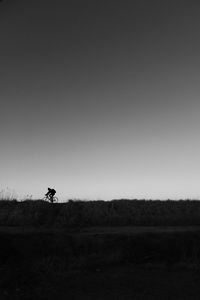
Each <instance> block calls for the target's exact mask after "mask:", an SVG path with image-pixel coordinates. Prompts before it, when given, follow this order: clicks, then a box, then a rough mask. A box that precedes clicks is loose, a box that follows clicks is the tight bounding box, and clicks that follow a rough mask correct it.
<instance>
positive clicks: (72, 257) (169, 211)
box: [0, 200, 200, 300]
mask: <svg viewBox="0 0 200 300" xmlns="http://www.w3.org/2000/svg"><path fill="white" fill-rule="evenodd" d="M198 207H199V203H198V202H196V201H186V202H177V203H171V202H170V203H169V202H166V203H162V202H156V203H152V202H141V203H140V202H139V201H138V202H137V201H136V200H133V201H132V202H131V201H124V200H122V202H120V201H119V202H118V201H113V202H110V203H107V202H103V201H97V202H95V201H91V202H81V201H80V202H73V201H72V202H69V203H62V204H61V203H59V204H50V203H47V202H44V201H32V200H29V201H23V202H18V201H11V200H9V201H7V200H4V201H0V224H1V226H0V243H1V247H0V298H1V299H12V300H17V299H20V300H23V299H26V300H27V299H39V300H40V299H41V300H44V299H48V300H49V299H57V298H59V299H67V298H68V299H70V300H71V299H106V300H107V299H123V300H124V299H135V300H139V299H145V300H148V299H150V300H153V299H154V300H155V299H158V300H160V299H170V300H171V299H176V300H177V299H181V300H183V299H198V297H199V293H200V290H199V287H200V276H199V275H200V229H199V227H198V226H196V224H197V225H198V222H197V220H195V222H194V219H195V218H194V217H197V216H198V214H199V211H198ZM133 208H134V209H135V210H136V211H137V214H136V213H135V212H134V209H133ZM186 208H187V209H188V210H186ZM155 210H156V214H155V213H154V214H153V216H154V223H155V224H156V226H155V225H154V226H152V225H151V222H150V224H147V223H146V219H148V220H152V212H155ZM163 212H165V214H166V215H167V217H166V216H164V217H165V220H167V222H166V223H167V226H168V227H166V226H163V222H160V220H161V215H162V216H163ZM144 216H145V218H144ZM175 216H177V218H179V223H178V224H179V226H178V227H177V226H175V225H174V224H177V223H176V222H175V223H174V219H175ZM94 217H96V219H95V218H94ZM126 217H127V218H128V220H129V222H128V226H126V224H127V223H125V222H124V219H125V218H126ZM136 217H137V218H136ZM164 217H163V218H164ZM95 220H96V221H95ZM189 220H190V222H191V224H190V227H187V226H185V225H188V223H190V222H189ZM159 222H160V223H159ZM107 224H108V225H109V226H106V225H107ZM133 224H136V225H135V226H133ZM138 224H141V225H143V226H142V227H140V225H138ZM159 224H160V225H162V226H159ZM181 224H182V225H181ZM94 225H95V227H94ZM144 225H145V226H144ZM148 225H149V226H148ZM150 225H151V226H150Z"/></svg>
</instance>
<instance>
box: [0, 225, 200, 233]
mask: <svg viewBox="0 0 200 300" xmlns="http://www.w3.org/2000/svg"><path fill="white" fill-rule="evenodd" d="M186 231H188V232H196V231H200V226H121V227H88V228H75V229H70V228H67V229H66V228H55V227H54V228H51V227H27V226H24V227H23V226H0V233H10V234H22V233H25V234H27V233H44V234H46V233H70V234H83V235H85V234H86V235H101V234H121V235H130V234H143V233H147V232H149V233H162V232H166V233H167V232H169V233H170V232H186Z"/></svg>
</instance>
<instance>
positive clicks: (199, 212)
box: [0, 199, 200, 227]
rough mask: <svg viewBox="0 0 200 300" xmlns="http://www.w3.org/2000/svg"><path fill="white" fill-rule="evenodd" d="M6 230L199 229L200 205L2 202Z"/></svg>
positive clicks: (182, 202) (193, 202)
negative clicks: (128, 227) (17, 228)
mask: <svg viewBox="0 0 200 300" xmlns="http://www.w3.org/2000/svg"><path fill="white" fill-rule="evenodd" d="M0 225H1V226H2V225H4V226H10V225H11V226H24V225H30V226H43V225H44V226H58V227H60V226H61V227H73V226H130V225H136V226H176V225H180V226H185V225H200V201H198V200H179V201H172V200H167V201H160V200H126V199H121V200H113V201H73V200H69V201H68V202H66V203H58V204H50V203H48V202H45V201H40V200H35V201H34V200H30V201H23V202H18V201H0Z"/></svg>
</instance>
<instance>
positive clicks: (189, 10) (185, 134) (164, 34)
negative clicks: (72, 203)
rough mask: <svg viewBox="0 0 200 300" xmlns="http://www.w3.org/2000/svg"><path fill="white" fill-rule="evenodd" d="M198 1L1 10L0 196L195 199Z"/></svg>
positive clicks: (45, 3)
mask: <svg viewBox="0 0 200 300" xmlns="http://www.w3.org/2000/svg"><path fill="white" fill-rule="evenodd" d="M199 9H200V4H199V3H198V1H188V0H187V1H186V0H181V1H177V0H173V1H170V0H169V1H160V0H152V1H149V0H142V1H139V0H138V1H135V0H123V1H119V0H115V1H114V0H106V1H104V0H101V1H94V0H86V1H83V0H76V1H74V0H68V1H67V0H56V1H53V0H35V1H27V0H18V1H16V0H4V1H1V2H0V43H1V47H0V66H1V67H0V108H1V110H0V111H1V117H0V170H1V172H0V190H2V189H6V188H7V187H9V188H10V189H13V190H14V191H15V192H16V194H17V195H18V197H23V196H25V195H32V196H33V198H41V197H43V195H44V193H46V191H47V188H48V187H53V188H55V189H56V191H57V196H58V197H59V199H60V200H61V201H64V200H67V199H70V198H79V199H88V200H97V199H103V200H111V199H114V198H115V199H120V198H130V199H131V198H138V199H142V198H145V199H168V198H170V199H181V198H182V199H186V198H190V199H193V198H195V199H197V198H200V118H199V116H200V34H199V33H200V18H199Z"/></svg>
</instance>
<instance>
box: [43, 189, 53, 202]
mask: <svg viewBox="0 0 200 300" xmlns="http://www.w3.org/2000/svg"><path fill="white" fill-rule="evenodd" d="M55 194H56V190H54V189H51V188H48V192H47V193H46V194H45V196H47V197H49V200H50V201H51V202H53V197H54V196H55Z"/></svg>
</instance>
